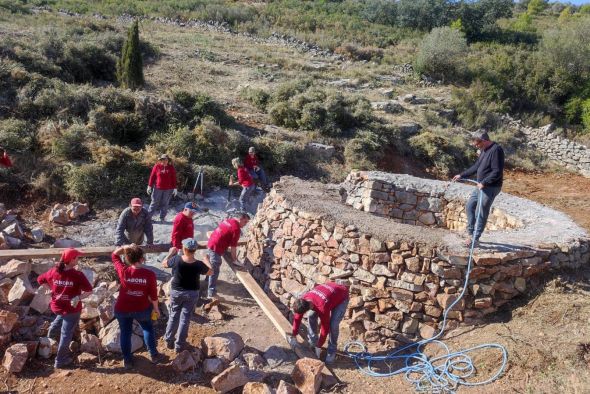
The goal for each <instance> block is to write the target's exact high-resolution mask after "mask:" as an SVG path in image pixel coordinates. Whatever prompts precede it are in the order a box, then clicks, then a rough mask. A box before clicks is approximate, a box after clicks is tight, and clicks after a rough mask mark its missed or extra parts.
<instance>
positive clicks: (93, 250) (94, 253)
mask: <svg viewBox="0 0 590 394" xmlns="http://www.w3.org/2000/svg"><path fill="white" fill-rule="evenodd" d="M247 242H248V240H247V239H246V238H240V240H239V242H238V245H246V243H247ZM115 248H116V247H115V246H81V247H79V248H76V249H78V250H80V251H81V252H83V253H84V256H85V257H100V256H110V255H111V253H112V252H113V250H115ZM141 248H142V249H143V251H144V252H145V253H162V252H167V251H168V249H170V244H155V245H142V246H141ZM197 248H198V249H206V248H207V241H198V242H197ZM64 250H65V248H48V249H7V250H0V259H46V258H52V257H59V256H61V253H62V252H63V251H64Z"/></svg>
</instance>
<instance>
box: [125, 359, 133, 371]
mask: <svg viewBox="0 0 590 394" xmlns="http://www.w3.org/2000/svg"><path fill="white" fill-rule="evenodd" d="M123 368H124V369H126V370H130V369H133V368H135V363H134V362H133V360H123Z"/></svg>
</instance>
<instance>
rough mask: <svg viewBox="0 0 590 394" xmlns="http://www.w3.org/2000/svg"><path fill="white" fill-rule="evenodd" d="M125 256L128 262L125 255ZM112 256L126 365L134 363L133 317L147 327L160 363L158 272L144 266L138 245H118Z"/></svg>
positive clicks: (152, 352)
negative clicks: (155, 327) (116, 277)
mask: <svg viewBox="0 0 590 394" xmlns="http://www.w3.org/2000/svg"><path fill="white" fill-rule="evenodd" d="M122 255H123V256H124V257H125V262H123V260H122V259H121V256H122ZM111 259H112V261H113V264H114V266H115V270H116V271H117V275H118V276H119V281H120V282H121V288H120V290H119V296H118V297H117V302H116V303H115V318H116V319H117V321H118V322H119V330H120V345H121V353H123V365H124V368H125V369H132V368H133V367H134V362H133V354H132V352H131V335H132V334H133V320H137V322H138V323H139V325H140V326H141V329H142V330H143V341H144V342H145V344H146V346H147V348H148V351H149V353H150V359H151V361H152V363H154V364H159V363H161V362H162V361H163V360H162V358H163V357H162V355H161V354H160V353H158V349H157V348H156V333H155V330H154V324H153V322H152V319H153V320H157V319H158V318H159V317H160V309H159V307H158V289H157V284H156V274H155V273H154V272H153V271H151V270H149V269H147V268H144V267H143V264H144V262H145V258H144V254H143V250H141V248H140V247H139V246H137V245H133V244H131V245H125V246H121V247H118V248H117V249H116V250H115V251H114V252H113V253H112V255H111Z"/></svg>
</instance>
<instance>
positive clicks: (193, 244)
mask: <svg viewBox="0 0 590 394" xmlns="http://www.w3.org/2000/svg"><path fill="white" fill-rule="evenodd" d="M182 246H183V247H185V248H187V249H188V250H190V251H191V252H192V251H195V250H197V241H195V240H194V239H192V238H186V239H183V240H182Z"/></svg>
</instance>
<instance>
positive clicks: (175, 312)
mask: <svg viewBox="0 0 590 394" xmlns="http://www.w3.org/2000/svg"><path fill="white" fill-rule="evenodd" d="M198 300H199V291H198V290H184V291H179V290H170V306H169V307H168V310H169V311H170V316H169V317H168V324H167V325H166V335H165V336H164V339H165V340H166V342H174V339H175V337H176V343H175V349H176V350H181V349H182V347H183V346H184V345H185V344H186V337H187V336H188V327H189V324H190V322H191V317H192V316H193V311H194V309H195V305H196V303H197V301H198ZM177 332H178V334H177Z"/></svg>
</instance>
